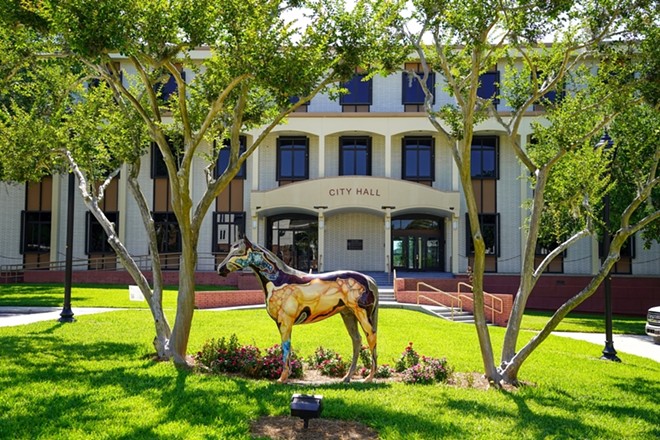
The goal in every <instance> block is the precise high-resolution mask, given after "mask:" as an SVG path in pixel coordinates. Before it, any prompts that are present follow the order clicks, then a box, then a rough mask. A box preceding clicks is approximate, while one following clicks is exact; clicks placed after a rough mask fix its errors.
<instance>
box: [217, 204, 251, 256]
mask: <svg viewBox="0 0 660 440" xmlns="http://www.w3.org/2000/svg"><path fill="white" fill-rule="evenodd" d="M243 234H245V212H215V213H214V214H213V249H212V251H213V252H216V253H219V252H222V253H226V252H229V248H230V247H231V245H232V244H234V242H235V241H236V240H237V239H238V238H239V237H240V236H241V235H243Z"/></svg>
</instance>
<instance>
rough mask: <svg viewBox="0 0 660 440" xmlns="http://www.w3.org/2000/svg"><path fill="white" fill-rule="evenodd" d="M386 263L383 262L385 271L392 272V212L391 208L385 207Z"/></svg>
mask: <svg viewBox="0 0 660 440" xmlns="http://www.w3.org/2000/svg"><path fill="white" fill-rule="evenodd" d="M384 209H385V218H384V220H385V224H384V226H385V261H384V262H383V263H384V264H383V268H384V271H385V272H387V273H390V272H392V267H391V263H392V211H391V208H389V207H385V208H384Z"/></svg>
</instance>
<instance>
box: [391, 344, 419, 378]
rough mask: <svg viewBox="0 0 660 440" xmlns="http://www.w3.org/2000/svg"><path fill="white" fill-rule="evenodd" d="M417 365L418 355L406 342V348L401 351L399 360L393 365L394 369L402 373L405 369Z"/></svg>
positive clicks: (411, 345)
mask: <svg viewBox="0 0 660 440" xmlns="http://www.w3.org/2000/svg"><path fill="white" fill-rule="evenodd" d="M417 364H419V354H417V352H416V351H415V350H414V349H413V343H412V342H408V346H407V347H406V348H405V349H404V350H403V353H401V356H400V357H399V360H398V361H396V364H394V369H395V370H396V371H397V372H398V373H402V372H404V371H405V370H406V369H408V368H410V367H413V366H415V365H417Z"/></svg>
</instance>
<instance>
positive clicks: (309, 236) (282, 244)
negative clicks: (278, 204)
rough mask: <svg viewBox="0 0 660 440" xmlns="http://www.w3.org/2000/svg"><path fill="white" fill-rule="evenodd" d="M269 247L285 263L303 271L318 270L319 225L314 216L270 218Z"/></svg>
mask: <svg viewBox="0 0 660 440" xmlns="http://www.w3.org/2000/svg"><path fill="white" fill-rule="evenodd" d="M268 224H269V229H268V232H269V234H268V248H269V249H270V250H271V251H273V252H274V253H275V254H276V255H277V256H278V257H280V259H281V260H282V261H284V263H285V264H286V265H288V266H291V267H293V268H295V269H298V270H301V271H303V272H308V271H310V270H317V257H316V253H317V250H318V225H317V219H316V217H312V216H302V215H298V216H278V217H271V218H269V219H268Z"/></svg>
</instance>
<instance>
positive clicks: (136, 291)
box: [128, 286, 144, 301]
mask: <svg viewBox="0 0 660 440" xmlns="http://www.w3.org/2000/svg"><path fill="white" fill-rule="evenodd" d="M128 299H129V300H131V301H144V295H142V291H141V290H140V287H139V286H128Z"/></svg>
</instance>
